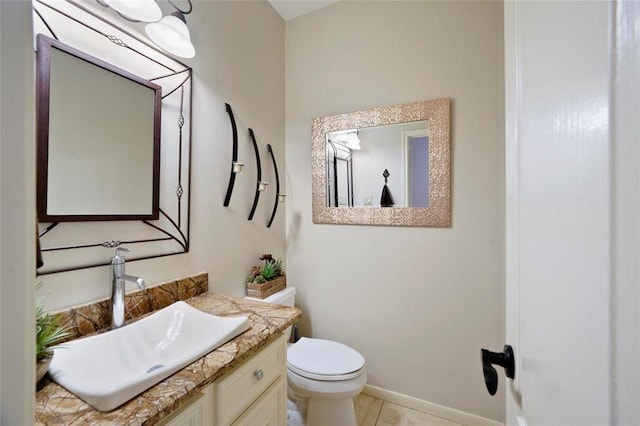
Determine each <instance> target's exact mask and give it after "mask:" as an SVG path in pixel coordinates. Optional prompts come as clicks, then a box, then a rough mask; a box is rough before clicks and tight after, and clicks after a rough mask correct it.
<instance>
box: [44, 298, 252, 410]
mask: <svg viewBox="0 0 640 426" xmlns="http://www.w3.org/2000/svg"><path fill="white" fill-rule="evenodd" d="M249 327H250V326H249V319H248V318H247V317H244V316H242V317H219V316H215V315H209V314H206V313H204V312H202V311H199V310H198V309H195V308H193V307H191V306H189V305H188V304H187V303H185V302H176V303H174V304H172V305H170V306H167V307H166V308H164V309H161V310H159V311H157V312H155V313H153V314H151V315H149V316H148V317H146V318H143V319H141V320H139V321H137V322H134V323H133V324H130V325H127V326H124V327H122V328H119V329H116V330H112V331H108V332H106V333H102V334H98V335H96V336H91V337H87V338H84V339H78V340H74V341H71V342H68V343H65V344H64V345H63V346H62V347H60V348H58V349H56V350H55V355H54V357H53V360H52V361H51V366H50V367H49V375H50V376H51V378H52V379H53V380H54V381H55V382H57V383H58V384H60V385H61V386H63V387H64V388H66V389H67V390H68V391H70V392H72V393H74V394H75V395H77V396H78V397H79V398H82V399H83V400H85V401H86V402H87V403H88V404H90V405H92V406H93V407H94V408H96V409H97V410H100V411H109V410H113V409H114V408H116V407H118V406H119V405H121V404H123V403H124V402H126V401H128V400H129V399H131V398H133V397H134V396H136V395H138V394H139V393H141V392H143V391H144V390H146V389H148V388H150V387H151V386H153V385H154V384H156V383H158V382H160V381H161V380H163V379H164V378H166V377H168V376H170V375H171V374H173V373H175V372H176V371H178V370H180V369H182V368H184V367H186V366H187V365H189V364H190V363H192V362H193V361H195V360H196V359H198V358H200V357H202V356H204V355H206V354H207V353H209V352H211V351H212V350H214V349H216V348H217V347H219V346H221V345H222V344H224V343H226V342H227V341H229V340H231V339H233V338H234V337H235V336H237V335H239V334H240V333H242V332H244V331H246V330H247V329H249Z"/></svg>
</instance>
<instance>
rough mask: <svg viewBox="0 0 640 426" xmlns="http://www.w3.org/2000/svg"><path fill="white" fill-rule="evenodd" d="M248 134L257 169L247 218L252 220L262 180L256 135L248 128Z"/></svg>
mask: <svg viewBox="0 0 640 426" xmlns="http://www.w3.org/2000/svg"><path fill="white" fill-rule="evenodd" d="M249 136H250V137H251V142H252V143H253V151H254V152H255V154H256V167H257V169H258V176H257V179H256V194H255V195H254V197H253V205H252V206H251V211H250V212H249V220H253V215H254V214H255V212H256V207H258V200H259V199H260V182H262V165H261V164H260V152H259V151H258V143H257V142H256V136H255V135H254V133H253V129H249Z"/></svg>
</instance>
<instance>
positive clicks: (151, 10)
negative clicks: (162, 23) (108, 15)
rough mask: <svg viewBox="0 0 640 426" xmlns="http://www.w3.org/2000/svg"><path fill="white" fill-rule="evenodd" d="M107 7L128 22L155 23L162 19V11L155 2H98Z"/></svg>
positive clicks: (138, 0)
mask: <svg viewBox="0 0 640 426" xmlns="http://www.w3.org/2000/svg"><path fill="white" fill-rule="evenodd" d="M98 3H100V4H102V5H106V6H109V7H110V8H112V9H113V10H115V11H116V12H117V13H118V14H119V15H120V16H122V17H123V18H124V19H127V20H129V21H136V22H156V21H158V20H160V18H162V11H161V10H160V6H158V3H156V2H155V0H98Z"/></svg>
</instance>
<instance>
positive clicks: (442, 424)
mask: <svg viewBox="0 0 640 426" xmlns="http://www.w3.org/2000/svg"><path fill="white" fill-rule="evenodd" d="M354 405H355V408H356V421H357V422H358V426H392V425H393V426H396V425H398V426H460V425H459V424H458V423H455V422H452V421H450V420H446V419H443V418H440V417H436V416H432V415H430V414H426V413H423V412H420V411H417V410H412V409H410V408H406V407H402V406H400V405H396V404H392V403H390V402H384V401H381V400H379V399H377V398H374V397H372V396H369V395H365V394H360V395H358V396H357V397H356V398H355V400H354Z"/></svg>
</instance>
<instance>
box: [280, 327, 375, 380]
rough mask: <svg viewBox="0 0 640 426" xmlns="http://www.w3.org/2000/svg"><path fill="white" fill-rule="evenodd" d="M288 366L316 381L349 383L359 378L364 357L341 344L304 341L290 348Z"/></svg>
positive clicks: (326, 341)
mask: <svg viewBox="0 0 640 426" xmlns="http://www.w3.org/2000/svg"><path fill="white" fill-rule="evenodd" d="M287 366H288V367H289V369H290V370H292V371H293V372H295V373H297V374H299V375H301V376H303V377H307V378H310V379H315V380H347V379H351V378H354V377H358V376H359V375H360V371H359V370H361V369H362V367H364V357H363V356H362V355H360V354H359V353H358V352H357V351H355V350H353V349H351V348H350V347H349V346H347V345H343V344H342V343H338V342H333V341H331V340H324V339H309V338H306V337H303V338H301V339H300V340H298V341H297V342H296V343H295V344H293V345H291V346H290V347H289V349H287Z"/></svg>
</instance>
